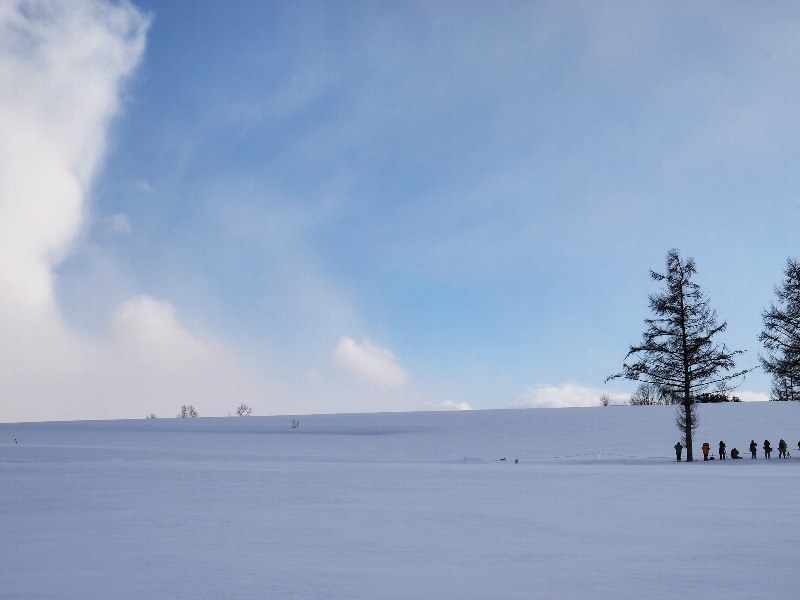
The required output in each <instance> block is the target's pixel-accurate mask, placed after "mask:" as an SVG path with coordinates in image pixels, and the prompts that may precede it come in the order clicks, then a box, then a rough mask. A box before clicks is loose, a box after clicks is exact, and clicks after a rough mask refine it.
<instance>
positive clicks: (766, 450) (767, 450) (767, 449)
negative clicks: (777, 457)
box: [764, 440, 772, 458]
mask: <svg viewBox="0 0 800 600" xmlns="http://www.w3.org/2000/svg"><path fill="white" fill-rule="evenodd" d="M770 452H772V446H770V444H769V440H764V458H772V457H771V456H770V455H769V454H770Z"/></svg>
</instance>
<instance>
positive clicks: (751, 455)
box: [750, 440, 758, 458]
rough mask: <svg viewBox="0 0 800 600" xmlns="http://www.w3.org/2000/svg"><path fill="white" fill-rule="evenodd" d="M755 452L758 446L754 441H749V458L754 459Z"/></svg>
mask: <svg viewBox="0 0 800 600" xmlns="http://www.w3.org/2000/svg"><path fill="white" fill-rule="evenodd" d="M757 450H758V445H757V444H756V441H755V440H750V458H755V457H756V451H757Z"/></svg>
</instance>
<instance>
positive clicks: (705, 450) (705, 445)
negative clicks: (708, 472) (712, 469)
mask: <svg viewBox="0 0 800 600" xmlns="http://www.w3.org/2000/svg"><path fill="white" fill-rule="evenodd" d="M709 452H711V446H710V445H709V444H708V442H703V460H708V453H709Z"/></svg>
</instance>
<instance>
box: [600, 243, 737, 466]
mask: <svg viewBox="0 0 800 600" xmlns="http://www.w3.org/2000/svg"><path fill="white" fill-rule="evenodd" d="M695 271H696V269H695V264H694V260H693V259H691V258H689V259H687V260H682V259H681V256H680V253H679V251H678V250H676V249H672V250H670V251H669V252H668V253H667V272H666V273H665V274H661V273H656V272H655V271H650V276H651V277H652V278H653V280H655V281H657V282H659V283H661V284H662V286H663V287H662V289H661V292H660V293H657V294H651V295H650V298H649V300H650V309H651V310H652V311H653V314H654V317H653V318H651V319H645V324H646V326H647V328H646V330H645V332H644V335H643V336H642V341H641V342H640V343H639V344H638V345H635V346H631V347H630V350H629V351H628V354H627V355H626V357H625V360H626V361H627V360H628V359H633V360H632V361H631V362H625V363H623V365H622V372H621V373H617V374H616V375H612V376H611V377H609V378H608V379H607V380H606V381H608V380H610V379H617V378H623V379H630V380H633V381H641V382H644V383H647V384H650V385H654V386H656V387H657V388H658V389H659V390H661V391H662V393H663V394H664V396H666V397H669V398H675V399H677V400H678V401H679V402H680V406H679V407H678V412H677V415H676V424H677V425H678V428H679V429H681V431H682V433H683V436H684V440H685V442H686V459H687V460H688V461H691V460H693V457H692V434H693V432H694V430H695V429H696V428H697V423H698V420H697V414H696V407H695V404H694V398H695V396H696V395H697V394H699V393H700V392H701V391H702V390H703V389H705V388H706V387H707V386H709V385H712V384H715V383H716V384H724V383H725V382H727V381H730V380H731V379H733V378H736V377H740V376H743V375H744V374H745V373H747V372H748V371H750V369H746V370H743V371H739V372H735V373H730V371H731V370H733V369H734V368H735V366H736V365H735V361H734V356H735V355H737V354H741V353H742V351H741V350H736V351H729V350H728V349H727V348H726V347H725V346H724V345H720V344H717V343H716V342H715V336H716V335H717V334H719V333H722V332H724V331H725V329H726V328H727V323H725V322H723V323H721V324H717V315H716V312H715V311H713V310H712V309H711V308H710V307H709V301H708V299H707V298H706V297H705V295H704V294H703V292H702V290H701V289H700V286H699V285H697V284H696V283H694V282H693V281H692V276H693V275H694V274H695Z"/></svg>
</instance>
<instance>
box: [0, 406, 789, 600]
mask: <svg viewBox="0 0 800 600" xmlns="http://www.w3.org/2000/svg"><path fill="white" fill-rule="evenodd" d="M673 410H674V409H673V408H671V407H630V406H617V407H607V408H603V407H597V408H585V409H539V410H507V411H475V412H459V413H399V414H359V415H323V416H301V417H299V418H300V427H299V428H298V429H293V428H292V419H294V418H297V417H292V416H286V417H264V418H261V417H245V418H239V417H232V418H221V419H195V420H178V419H158V420H144V419H142V420H140V421H106V422H74V423H35V424H0V486H2V487H1V488H0V548H2V550H0V598H3V599H10V598H70V599H75V598H81V599H89V598H98V599H101V598H102V599H110V598H142V599H150V598H193V599H194V598H214V599H217V598H325V599H329V598H341V599H353V598H437V599H439V598H453V599H456V598H457V599H464V598H581V599H584V598H615V599H617V598H670V599H672V598H688V597H698V598H700V597H702V598H704V599H709V598H726V599H729V598H748V599H751V598H758V597H762V596H764V595H767V594H768V595H770V596H774V597H784V598H791V597H794V594H796V593H797V589H798V585H799V584H800V569H798V561H800V558H798V550H797V549H798V545H799V544H800V528H799V527H798V525H797V521H798V518H797V514H798V500H799V498H798V496H799V495H800V458H797V455H798V453H797V452H796V450H797V442H798V439H800V405H798V404H797V403H752V404H729V405H723V406H702V407H700V415H701V421H702V422H701V426H700V430H699V431H698V435H697V443H696V444H695V452H696V454H700V452H699V448H700V444H701V443H702V442H703V441H708V442H709V443H710V444H711V445H712V448H714V449H716V445H717V444H718V442H719V440H720V439H724V440H725V441H726V443H727V444H728V449H729V450H730V449H731V448H733V447H734V446H736V447H737V448H739V450H741V451H743V453H745V454H747V452H746V450H747V445H748V443H749V441H750V439H751V438H755V440H756V441H757V442H758V443H759V447H760V446H761V443H763V440H764V438H765V437H766V438H769V439H770V441H771V442H772V445H773V447H774V448H777V443H778V439H779V438H781V437H783V438H784V439H786V440H787V442H789V446H790V449H794V450H795V452H793V454H795V456H793V457H791V458H790V459H788V460H778V459H777V458H776V456H777V450H776V451H775V452H773V459H772V460H771V461H769V462H768V461H766V460H764V459H763V454H762V453H761V452H760V453H759V459H758V460H756V461H751V460H750V459H749V458H745V459H744V460H741V461H731V460H728V461H725V462H721V461H714V462H703V461H702V456H701V460H700V461H699V462H695V463H693V464H686V463H681V464H677V463H675V461H674V454H673V450H672V446H673V445H674V444H675V442H676V440H677V438H678V435H677V431H676V429H675V426H674V424H673V418H672V413H673ZM15 438H16V440H17V442H18V443H16V444H15V442H14V439H15ZM503 457H505V458H507V459H508V460H506V461H500V460H499V459H501V458H503ZM516 458H518V459H519V464H515V463H514V459H516Z"/></svg>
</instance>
